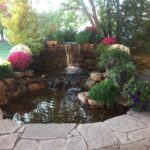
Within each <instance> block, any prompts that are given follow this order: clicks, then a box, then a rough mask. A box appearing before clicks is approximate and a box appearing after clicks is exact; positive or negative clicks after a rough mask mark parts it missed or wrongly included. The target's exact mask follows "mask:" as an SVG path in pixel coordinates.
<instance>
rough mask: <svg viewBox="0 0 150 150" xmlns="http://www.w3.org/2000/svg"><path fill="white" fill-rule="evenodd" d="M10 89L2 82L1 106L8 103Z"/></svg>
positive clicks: (0, 82)
mask: <svg viewBox="0 0 150 150" xmlns="http://www.w3.org/2000/svg"><path fill="white" fill-rule="evenodd" d="M7 94H8V87H7V86H6V84H5V83H4V82H3V81H0V105H2V104H5V103H6V102H7V101H8V97H7Z"/></svg>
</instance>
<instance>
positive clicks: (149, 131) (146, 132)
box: [128, 127, 150, 141]
mask: <svg viewBox="0 0 150 150" xmlns="http://www.w3.org/2000/svg"><path fill="white" fill-rule="evenodd" d="M128 138H129V140H131V141H138V140H141V139H145V138H150V127H149V128H145V129H141V130H136V131H133V132H130V133H128Z"/></svg>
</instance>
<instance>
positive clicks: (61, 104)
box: [2, 72, 127, 123]
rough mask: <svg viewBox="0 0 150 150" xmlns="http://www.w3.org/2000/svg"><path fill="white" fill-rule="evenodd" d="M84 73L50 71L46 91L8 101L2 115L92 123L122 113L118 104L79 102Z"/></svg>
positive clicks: (30, 120) (24, 120)
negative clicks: (111, 106) (83, 103)
mask: <svg viewBox="0 0 150 150" xmlns="http://www.w3.org/2000/svg"><path fill="white" fill-rule="evenodd" d="M87 76H88V74H83V75H65V74H63V73H60V72H59V73H55V74H54V73H50V75H49V79H48V81H47V82H48V83H49V88H48V89H47V90H46V91H43V92H32V93H29V94H28V95H25V96H24V97H22V98H19V99H16V100H13V101H11V102H10V103H9V104H7V105H5V106H3V108H2V109H3V111H4V117H5V118H9V119H12V120H14V121H16V122H18V123H92V122H98V121H104V120H106V119H109V118H112V117H115V116H119V115H121V114H125V113H126V111H127V109H126V108H125V107H123V106H120V105H119V106H116V107H115V108H94V109H93V108H90V107H89V106H84V105H82V104H80V102H79V100H78V98H77V93H78V92H80V91H82V90H84V87H83V85H84V84H83V83H84V82H85V80H86V79H87Z"/></svg>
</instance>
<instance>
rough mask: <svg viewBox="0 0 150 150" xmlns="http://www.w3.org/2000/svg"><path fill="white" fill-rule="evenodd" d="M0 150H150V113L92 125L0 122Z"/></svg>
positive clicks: (121, 117) (131, 113) (132, 112)
mask: <svg viewBox="0 0 150 150" xmlns="http://www.w3.org/2000/svg"><path fill="white" fill-rule="evenodd" d="M0 150H150V113H146V112H143V113H137V112H134V111H131V110H130V111H129V112H128V113H127V114H126V115H122V116H118V117H115V118H112V119H109V120H106V121H104V122H97V123H91V124H28V125H17V124H16V123H15V122H13V121H10V120H0Z"/></svg>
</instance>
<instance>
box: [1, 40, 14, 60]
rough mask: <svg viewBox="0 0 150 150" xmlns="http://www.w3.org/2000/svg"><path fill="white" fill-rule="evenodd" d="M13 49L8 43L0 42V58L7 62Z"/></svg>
mask: <svg viewBox="0 0 150 150" xmlns="http://www.w3.org/2000/svg"><path fill="white" fill-rule="evenodd" d="M11 47H12V46H11V45H10V44H9V43H8V42H7V41H3V42H0V58H2V59H5V60H6V58H7V56H8V54H9V51H10V49H11Z"/></svg>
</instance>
